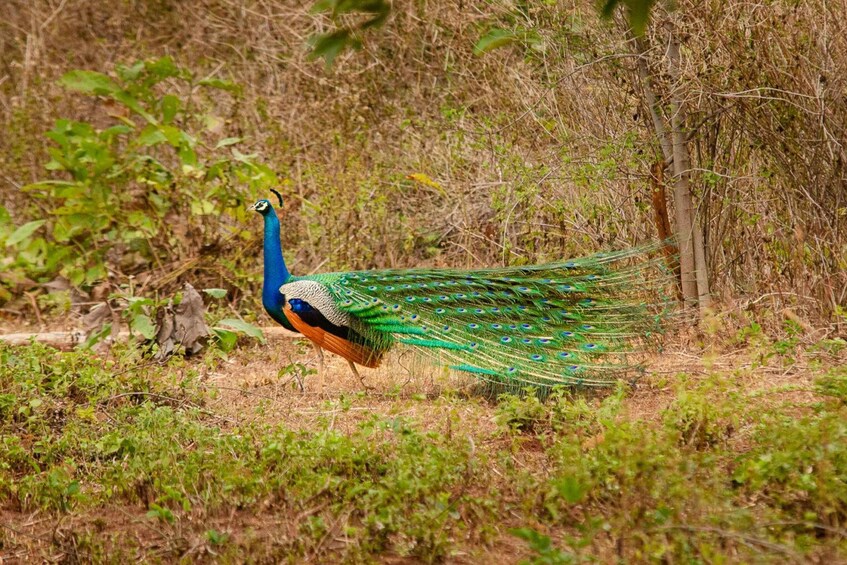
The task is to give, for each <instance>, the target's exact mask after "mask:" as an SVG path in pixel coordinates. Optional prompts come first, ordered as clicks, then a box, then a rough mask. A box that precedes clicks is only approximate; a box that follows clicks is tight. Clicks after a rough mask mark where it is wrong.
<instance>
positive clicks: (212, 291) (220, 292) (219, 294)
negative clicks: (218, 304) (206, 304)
mask: <svg viewBox="0 0 847 565" xmlns="http://www.w3.org/2000/svg"><path fill="white" fill-rule="evenodd" d="M203 292H205V293H206V294H208V295H209V296H211V297H212V298H223V297H224V296H226V289H223V288H204V289H203Z"/></svg>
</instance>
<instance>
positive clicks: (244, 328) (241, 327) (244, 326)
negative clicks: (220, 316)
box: [218, 318, 265, 343]
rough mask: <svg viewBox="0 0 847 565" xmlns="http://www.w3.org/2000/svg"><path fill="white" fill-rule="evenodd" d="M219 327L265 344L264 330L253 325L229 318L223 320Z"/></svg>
mask: <svg viewBox="0 0 847 565" xmlns="http://www.w3.org/2000/svg"><path fill="white" fill-rule="evenodd" d="M218 326H223V327H225V328H231V329H233V330H235V331H237V332H240V333H243V334H246V335H249V336H250V337H254V338H256V339H258V340H259V341H261V342H262V343H265V334H263V333H262V330H260V329H259V328H257V327H256V326H254V325H253V324H248V323H247V322H245V321H243V320H236V319H234V318H227V319H225V320H221V321H220V322H218Z"/></svg>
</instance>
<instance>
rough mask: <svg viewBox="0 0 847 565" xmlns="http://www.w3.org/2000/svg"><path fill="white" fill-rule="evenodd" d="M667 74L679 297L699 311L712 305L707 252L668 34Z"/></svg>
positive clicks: (675, 54) (673, 44) (674, 47)
mask: <svg viewBox="0 0 847 565" xmlns="http://www.w3.org/2000/svg"><path fill="white" fill-rule="evenodd" d="M667 56H668V71H669V73H670V75H671V79H672V80H673V81H674V86H675V89H674V92H673V93H672V94H671V100H670V110H671V140H672V144H673V169H674V176H675V177H676V179H675V181H674V201H675V204H676V218H677V229H678V230H679V248H680V264H681V267H682V294H683V297H684V299H685V302H686V304H691V305H693V304H699V306H700V309H701V311H702V310H703V309H705V308H708V307H709V305H710V303H711V295H710V293H709V273H708V270H707V267H706V249H705V246H704V242H703V231H702V229H701V225H700V218H699V217H698V216H697V214H696V210H695V208H694V205H693V201H694V198H693V196H692V194H691V182H690V178H689V176H690V170H691V165H690V160H689V156H688V144H687V138H688V135H687V132H686V131H685V105H684V102H683V100H682V97H681V96H680V95H679V84H680V76H681V73H680V54H679V40H678V39H677V37H676V36H675V35H674V33H673V31H670V40H669V42H668V52H667Z"/></svg>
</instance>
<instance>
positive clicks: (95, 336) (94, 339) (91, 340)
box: [77, 323, 112, 349]
mask: <svg viewBox="0 0 847 565" xmlns="http://www.w3.org/2000/svg"><path fill="white" fill-rule="evenodd" d="M111 333H112V324H111V323H105V324H103V326H101V327H100V329H98V330H95V331H93V332H91V333H90V334H89V335H88V338H86V340H85V341H84V342H83V343H80V344H79V345H78V346H77V349H91V348H92V347H94V346H95V345H96V344H97V343H99V342H100V341H102V340H103V339H105V338H106V337H107V336H108V335H109V334H111Z"/></svg>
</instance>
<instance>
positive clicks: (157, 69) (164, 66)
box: [144, 56, 185, 84]
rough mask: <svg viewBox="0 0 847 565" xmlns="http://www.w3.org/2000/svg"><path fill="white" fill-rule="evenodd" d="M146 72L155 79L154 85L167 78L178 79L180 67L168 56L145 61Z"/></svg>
mask: <svg viewBox="0 0 847 565" xmlns="http://www.w3.org/2000/svg"><path fill="white" fill-rule="evenodd" d="M144 70H146V71H147V72H148V73H149V75H150V77H151V78H153V79H154V83H153V84H156V83H159V82H161V81H163V80H165V79H166V78H171V77H177V76H179V75H180V69H179V67H178V66H177V65H176V63H174V60H173V58H171V57H168V56H165V57H160V58H159V59H153V60H150V61H144ZM183 74H185V73H183Z"/></svg>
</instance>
